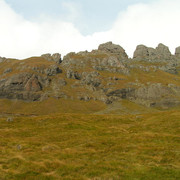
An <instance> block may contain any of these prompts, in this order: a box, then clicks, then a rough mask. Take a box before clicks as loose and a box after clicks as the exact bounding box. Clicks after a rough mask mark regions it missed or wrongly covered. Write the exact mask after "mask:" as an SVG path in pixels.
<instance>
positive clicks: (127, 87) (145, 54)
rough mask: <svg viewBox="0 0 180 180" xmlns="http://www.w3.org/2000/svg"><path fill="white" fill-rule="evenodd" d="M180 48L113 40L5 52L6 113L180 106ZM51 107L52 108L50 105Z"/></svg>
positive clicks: (0, 76)
mask: <svg viewBox="0 0 180 180" xmlns="http://www.w3.org/2000/svg"><path fill="white" fill-rule="evenodd" d="M179 70H180V48H176V53H175V55H172V54H171V53H170V51H169V48H168V47H167V46H165V45H163V44H159V45H158V47H157V48H156V49H153V48H149V47H146V46H144V45H138V46H137V48H136V50H135V52H134V57H133V58H128V55H127V54H126V52H125V50H124V49H123V48H122V47H121V46H119V45H115V44H113V43H112V42H107V43H104V44H101V45H100V46H99V47H98V49H97V50H93V51H92V52H87V51H85V52H79V53H73V52H71V53H69V54H67V55H66V56H64V57H63V59H61V55H60V54H58V53H56V54H53V55H51V54H44V55H42V56H41V57H31V58H28V59H25V60H21V61H19V60H15V59H8V58H0V102H1V105H2V106H1V107H0V113H3V114H9V113H17V114H28V113H29V114H51V113H112V114H113V113H131V112H132V113H142V112H149V111H152V112H154V111H160V110H167V109H172V108H178V107H180V76H179ZM44 109H46V111H44Z"/></svg>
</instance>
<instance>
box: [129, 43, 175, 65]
mask: <svg viewBox="0 0 180 180" xmlns="http://www.w3.org/2000/svg"><path fill="white" fill-rule="evenodd" d="M133 59H134V60H146V61H156V62H158V61H168V60H172V55H171V52H170V51H169V48H168V47H167V46H165V45H163V44H161V43H160V44H159V45H158V46H157V47H156V49H153V48H150V47H147V46H144V45H138V46H137V47H136V50H135V52H134V55H133Z"/></svg>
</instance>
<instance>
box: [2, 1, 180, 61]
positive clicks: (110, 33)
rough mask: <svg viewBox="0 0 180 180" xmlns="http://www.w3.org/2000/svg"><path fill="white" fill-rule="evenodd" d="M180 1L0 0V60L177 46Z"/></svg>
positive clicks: (172, 48)
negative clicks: (105, 47)
mask: <svg viewBox="0 0 180 180" xmlns="http://www.w3.org/2000/svg"><path fill="white" fill-rule="evenodd" d="M179 9H180V0H0V56H5V57H14V58H20V59H23V58H26V57H30V56H39V55H41V54H43V53H55V52H59V53H61V54H62V55H65V54H66V53H68V52H70V51H75V52H78V51H82V50H89V51H90V50H92V49H96V48H97V47H98V45H99V44H100V43H104V42H107V41H113V43H116V44H119V45H121V46H122V47H123V48H124V49H125V50H126V52H127V53H128V55H129V56H132V54H133V51H134V50H135V48H136V46H137V45H138V44H145V45H147V46H151V47H156V46H157V45H158V43H163V44H165V45H168V46H169V47H170V50H171V52H172V53H174V49H175V47H177V46H180V36H179V32H180V23H179V18H180V11H179Z"/></svg>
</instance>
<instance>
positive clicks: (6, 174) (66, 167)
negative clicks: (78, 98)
mask: <svg viewBox="0 0 180 180" xmlns="http://www.w3.org/2000/svg"><path fill="white" fill-rule="evenodd" d="M179 121H180V112H179V111H171V112H163V113H162V112H155V113H149V114H148V113H147V114H141V115H83V114H58V115H57V114H56V115H46V116H37V117H30V116H29V117H15V118H14V121H13V122H6V118H5V117H2V118H0V132H1V133H0V174H1V177H0V179H3V180H5V179H6V180H12V179H13V180H24V179H27V180H29V179H33V180H34V179H38V180H46V179H48V180H49V179H50V180H51V179H73V180H74V179H78V180H79V179H108V180H109V179H125V180H130V179H138V180H139V179H142V180H143V179H144V180H152V179H158V180H159V179H162V180H166V179H168V180H170V179H171V180H174V179H179V178H180V158H179V157H180V136H179V135H180V133H179V125H180V123H179Z"/></svg>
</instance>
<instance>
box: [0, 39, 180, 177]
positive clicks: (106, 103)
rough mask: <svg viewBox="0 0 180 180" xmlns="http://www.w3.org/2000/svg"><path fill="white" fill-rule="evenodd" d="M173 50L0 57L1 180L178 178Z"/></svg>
mask: <svg viewBox="0 0 180 180" xmlns="http://www.w3.org/2000/svg"><path fill="white" fill-rule="evenodd" d="M179 110H180V47H178V48H176V53H175V55H172V54H171V53H170V51H169V48H168V47H167V46H165V45H163V44H159V45H158V46H157V48H155V49H153V48H150V47H146V46H144V45H138V46H137V48H136V50H135V52H134V56H133V58H129V57H128V55H127V54H126V52H125V50H124V49H123V48H122V47H121V46H119V45H115V44H113V43H112V42H107V43H104V44H101V45H99V47H98V49H96V50H93V51H92V52H87V51H85V52H79V53H73V52H71V53H69V54H67V55H66V56H64V57H63V58H61V55H60V54H58V53H56V54H53V55H51V54H44V55H42V56H41V57H31V58H28V59H24V60H17V59H8V58H0V180H56V179H57V180H59V179H67V180H71V179H72V180H76V179H77V180H81V179H82V180H121V179H122V180H154V179H157V180H177V179H180V158H179V157H180V153H179V149H180V143H179V137H180V134H179V132H180V131H179V127H180V121H179V120H180V118H179V117H180V111H179Z"/></svg>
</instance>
